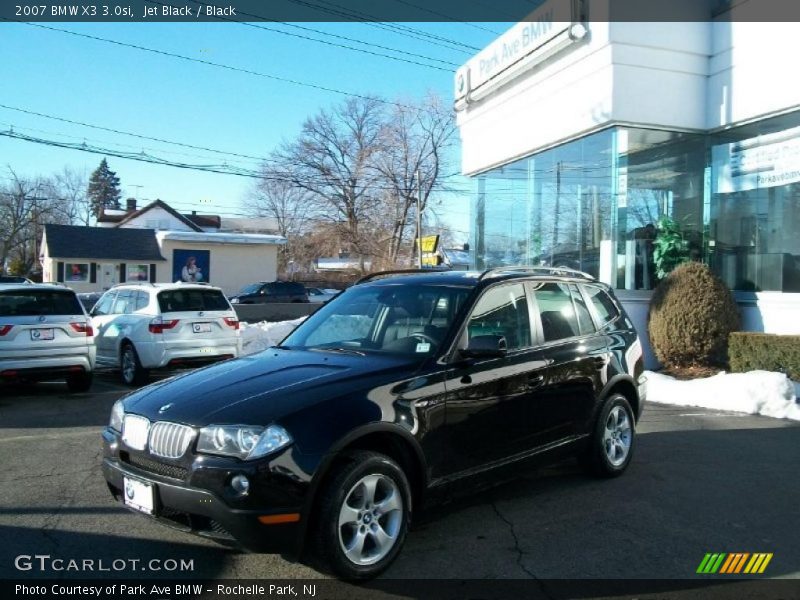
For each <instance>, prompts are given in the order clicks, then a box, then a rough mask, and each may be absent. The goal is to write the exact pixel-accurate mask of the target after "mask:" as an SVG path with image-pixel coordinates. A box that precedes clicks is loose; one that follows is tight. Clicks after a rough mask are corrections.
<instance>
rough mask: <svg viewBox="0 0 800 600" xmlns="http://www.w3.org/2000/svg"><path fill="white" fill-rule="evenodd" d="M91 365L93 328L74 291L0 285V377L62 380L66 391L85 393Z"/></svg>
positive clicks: (24, 379) (50, 286) (29, 379)
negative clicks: (64, 382) (65, 384)
mask: <svg viewBox="0 0 800 600" xmlns="http://www.w3.org/2000/svg"><path fill="white" fill-rule="evenodd" d="M94 364H95V345H94V330H93V329H92V324H91V321H90V319H89V317H88V316H87V315H86V312H85V311H84V310H83V307H82V306H81V303H80V302H78V298H77V297H76V296H75V292H73V291H72V290H70V289H69V288H65V287H63V286H54V285H46V284H36V283H16V284H14V283H12V284H5V283H4V284H0V379H2V380H3V381H50V380H54V379H64V380H66V382H67V387H68V388H69V391H71V392H85V391H86V390H88V389H89V388H90V387H91V385H92V373H93V371H94Z"/></svg>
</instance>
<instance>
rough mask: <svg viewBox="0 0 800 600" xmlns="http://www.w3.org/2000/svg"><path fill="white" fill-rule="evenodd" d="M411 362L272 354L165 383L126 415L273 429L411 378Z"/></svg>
mask: <svg viewBox="0 0 800 600" xmlns="http://www.w3.org/2000/svg"><path fill="white" fill-rule="evenodd" d="M418 366H419V362H418V361H412V360H409V359H408V358H405V357H397V356H376V355H361V354H355V353H352V354H351V353H348V354H344V353H334V352H323V351H303V350H288V349H278V348H270V349H269V350H266V351H264V352H260V353H258V354H254V355H252V356H247V357H243V358H239V359H236V360H230V361H225V362H221V363H217V364H215V365H212V366H210V367H207V368H205V369H200V370H197V371H193V372H191V373H188V374H186V375H182V376H179V377H174V378H171V379H167V380H164V381H162V382H160V383H156V384H153V385H150V386H148V387H146V388H142V389H141V390H139V391H137V392H134V393H133V394H131V395H129V396H127V397H126V399H125V411H126V412H130V413H134V414H138V415H142V416H144V417H147V418H148V419H150V420H151V421H172V422H177V423H185V424H187V425H192V426H196V427H203V426H205V425H209V424H212V423H214V424H226V423H227V424H252V425H267V424H269V423H272V422H275V421H277V420H280V419H281V418H282V417H285V416H287V415H290V414H291V413H294V412H296V411H301V410H303V409H304V408H306V407H308V406H310V405H312V404H316V403H318V402H322V401H325V400H328V399H331V398H335V397H337V396H351V397H352V396H353V395H354V394H357V393H359V392H360V391H362V390H364V389H365V388H366V389H370V388H373V387H375V386H378V385H385V384H386V383H387V382H389V381H392V380H396V379H397V378H402V377H405V376H410V375H411V374H413V372H414V371H415V370H416V369H417V367H418Z"/></svg>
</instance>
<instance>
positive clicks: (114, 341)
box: [91, 283, 240, 385]
mask: <svg viewBox="0 0 800 600" xmlns="http://www.w3.org/2000/svg"><path fill="white" fill-rule="evenodd" d="M91 315H92V322H93V323H94V328H95V330H96V332H97V334H96V340H97V362H98V364H101V365H106V366H112V367H119V368H120V371H121V373H122V379H123V381H124V382H125V383H127V384H128V385H142V384H144V383H146V382H147V379H148V377H149V372H150V370H151V369H161V368H183V367H193V366H200V365H207V364H210V363H213V362H218V361H221V360H226V359H229V358H236V357H237V356H238V355H239V349H240V339H239V320H238V318H237V317H236V313H235V312H234V310H233V307H232V306H231V305H230V303H229V302H228V300H227V299H226V298H225V295H224V294H223V293H222V290H220V289H219V288H216V287H212V286H209V285H203V284H187V283H165V284H162V283H156V284H152V283H131V284H120V285H117V286H114V287H113V288H111V289H110V290H108V291H107V292H106V293H105V294H103V296H102V297H101V298H100V300H98V301H97V304H95V306H94V308H93V309H92V312H91Z"/></svg>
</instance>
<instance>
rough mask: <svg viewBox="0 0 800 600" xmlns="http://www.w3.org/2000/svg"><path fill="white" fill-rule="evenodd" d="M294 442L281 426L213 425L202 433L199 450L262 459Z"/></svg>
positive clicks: (198, 440)
mask: <svg viewBox="0 0 800 600" xmlns="http://www.w3.org/2000/svg"><path fill="white" fill-rule="evenodd" d="M291 443H292V436H290V435H289V433H288V432H287V431H286V430H285V429H284V428H283V427H281V426H280V425H270V426H269V427H267V428H266V429H265V428H264V427H251V426H249V425H209V426H208V427H203V428H202V429H201V430H200V436H199V437H198V439H197V451H198V452H202V453H203V454H218V455H220V456H235V457H236V458H241V459H242V460H248V459H252V458H260V457H262V456H266V455H267V454H270V453H271V452H275V451H276V450H280V449H281V448H284V447H285V446H288V445H289V444H291Z"/></svg>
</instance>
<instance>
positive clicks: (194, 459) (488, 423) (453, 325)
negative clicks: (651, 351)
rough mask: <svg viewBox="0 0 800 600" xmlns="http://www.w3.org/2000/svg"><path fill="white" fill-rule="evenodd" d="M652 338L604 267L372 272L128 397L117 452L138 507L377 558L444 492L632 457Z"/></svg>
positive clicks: (363, 562) (115, 439) (194, 526)
mask: <svg viewBox="0 0 800 600" xmlns="http://www.w3.org/2000/svg"><path fill="white" fill-rule="evenodd" d="M642 371H643V363H642V351H641V345H640V342H639V340H638V338H637V334H636V331H635V330H634V327H633V325H632V323H631V321H630V319H629V318H628V316H627V315H626V314H625V311H624V310H623V308H622V306H621V305H620V304H619V302H617V300H616V299H615V298H614V296H613V294H612V292H611V290H610V289H609V288H608V286H606V285H604V284H601V283H599V282H597V281H596V280H594V279H593V278H591V277H590V276H588V275H585V274H583V273H579V272H576V271H569V270H565V269H548V268H527V267H526V268H522V267H518V268H508V267H507V268H502V269H493V270H490V271H486V272H483V273H475V272H431V271H427V272H420V271H417V272H390V273H380V274H377V275H372V276H369V277H367V278H365V279H363V280H361V281H360V282H359V283H358V284H356V285H354V286H353V287H351V288H350V289H348V290H347V291H346V292H344V293H342V294H341V295H339V296H338V297H337V298H335V299H334V300H331V301H330V302H329V303H328V304H326V305H325V306H323V307H322V308H320V309H319V310H318V311H317V312H315V313H314V314H313V315H312V316H311V317H309V318H308V319H307V320H306V321H304V322H303V323H302V324H301V325H300V326H299V327H298V328H297V329H295V330H294V331H293V332H292V333H291V334H290V335H289V336H288V337H287V338H286V339H285V340H283V342H282V343H281V344H280V345H278V346H275V347H272V348H270V349H268V350H265V351H263V352H260V353H258V354H254V355H251V356H247V357H243V358H239V359H237V360H231V361H226V362H223V363H219V364H216V365H213V366H211V367H208V368H205V369H202V370H199V371H194V372H191V373H188V374H186V375H182V376H179V377H175V378H172V379H168V380H165V381H163V382H160V383H155V384H153V385H150V386H148V387H146V388H143V389H140V390H138V391H135V392H133V393H131V394H129V395H128V396H126V397H125V398H123V399H121V400H119V401H118V402H117V403H116V404H115V405H114V407H113V410H112V414H111V421H110V423H109V425H108V427H107V428H106V429H105V431H104V433H103V439H104V450H105V451H104V458H103V471H104V474H105V478H106V480H107V482H108V486H109V489H110V490H111V493H112V494H113V496H114V497H115V498H116V499H117V500H119V501H121V502H123V503H124V504H125V505H126V506H128V507H129V508H131V509H133V510H136V511H140V512H143V513H146V514H148V515H150V516H152V517H154V518H156V519H158V520H160V521H162V522H164V523H165V524H168V525H173V526H177V527H179V528H182V529H184V530H186V531H190V532H193V533H196V534H200V535H204V536H208V537H213V538H218V539H222V540H235V541H236V542H238V543H239V544H240V545H242V546H244V547H245V548H249V549H252V550H256V551H263V552H280V553H282V554H284V555H286V556H289V557H299V556H300V555H301V553H302V551H303V549H304V545H305V542H307V541H309V542H310V541H312V540H313V541H315V542H316V543H315V544H313V545H312V546H313V547H314V549H315V550H316V553H317V554H318V555H319V556H321V557H322V559H323V560H324V561H325V563H326V564H327V565H328V566H329V567H330V568H332V569H333V571H334V572H335V573H336V574H337V575H338V576H340V577H342V578H346V579H366V578H369V577H374V576H375V575H377V574H378V573H380V572H381V571H382V570H384V569H385V568H386V567H388V566H389V564H391V562H392V561H393V560H394V559H395V557H396V556H397V554H398V553H399V552H400V549H401V547H402V545H403V541H404V539H405V536H406V532H407V530H408V527H409V523H410V522H411V518H412V514H414V513H415V512H417V511H418V510H419V509H420V507H421V506H423V505H425V504H426V503H428V502H429V501H431V500H436V499H441V498H442V496H443V495H445V496H446V495H449V494H450V493H458V490H459V488H462V490H463V489H464V488H465V489H473V488H474V487H475V486H476V485H477V484H478V483H482V484H487V483H490V482H491V481H493V480H497V479H498V478H501V477H502V478H504V479H506V478H508V476H509V475H510V474H513V473H514V472H517V471H519V470H520V468H521V466H523V465H529V464H531V463H540V462H542V461H553V460H556V459H561V458H564V457H565V456H567V455H576V456H578V457H579V459H580V462H581V464H582V465H583V466H584V467H585V468H586V469H587V470H588V471H590V472H591V473H594V474H596V475H599V476H605V477H613V476H616V475H619V474H621V473H622V472H623V471H624V470H625V469H626V467H627V466H628V464H629V462H630V460H631V456H632V453H633V449H634V432H635V423H636V421H637V419H638V418H639V416H640V414H641V412H642V404H643V402H644V393H643V385H640V379H641V374H642Z"/></svg>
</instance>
